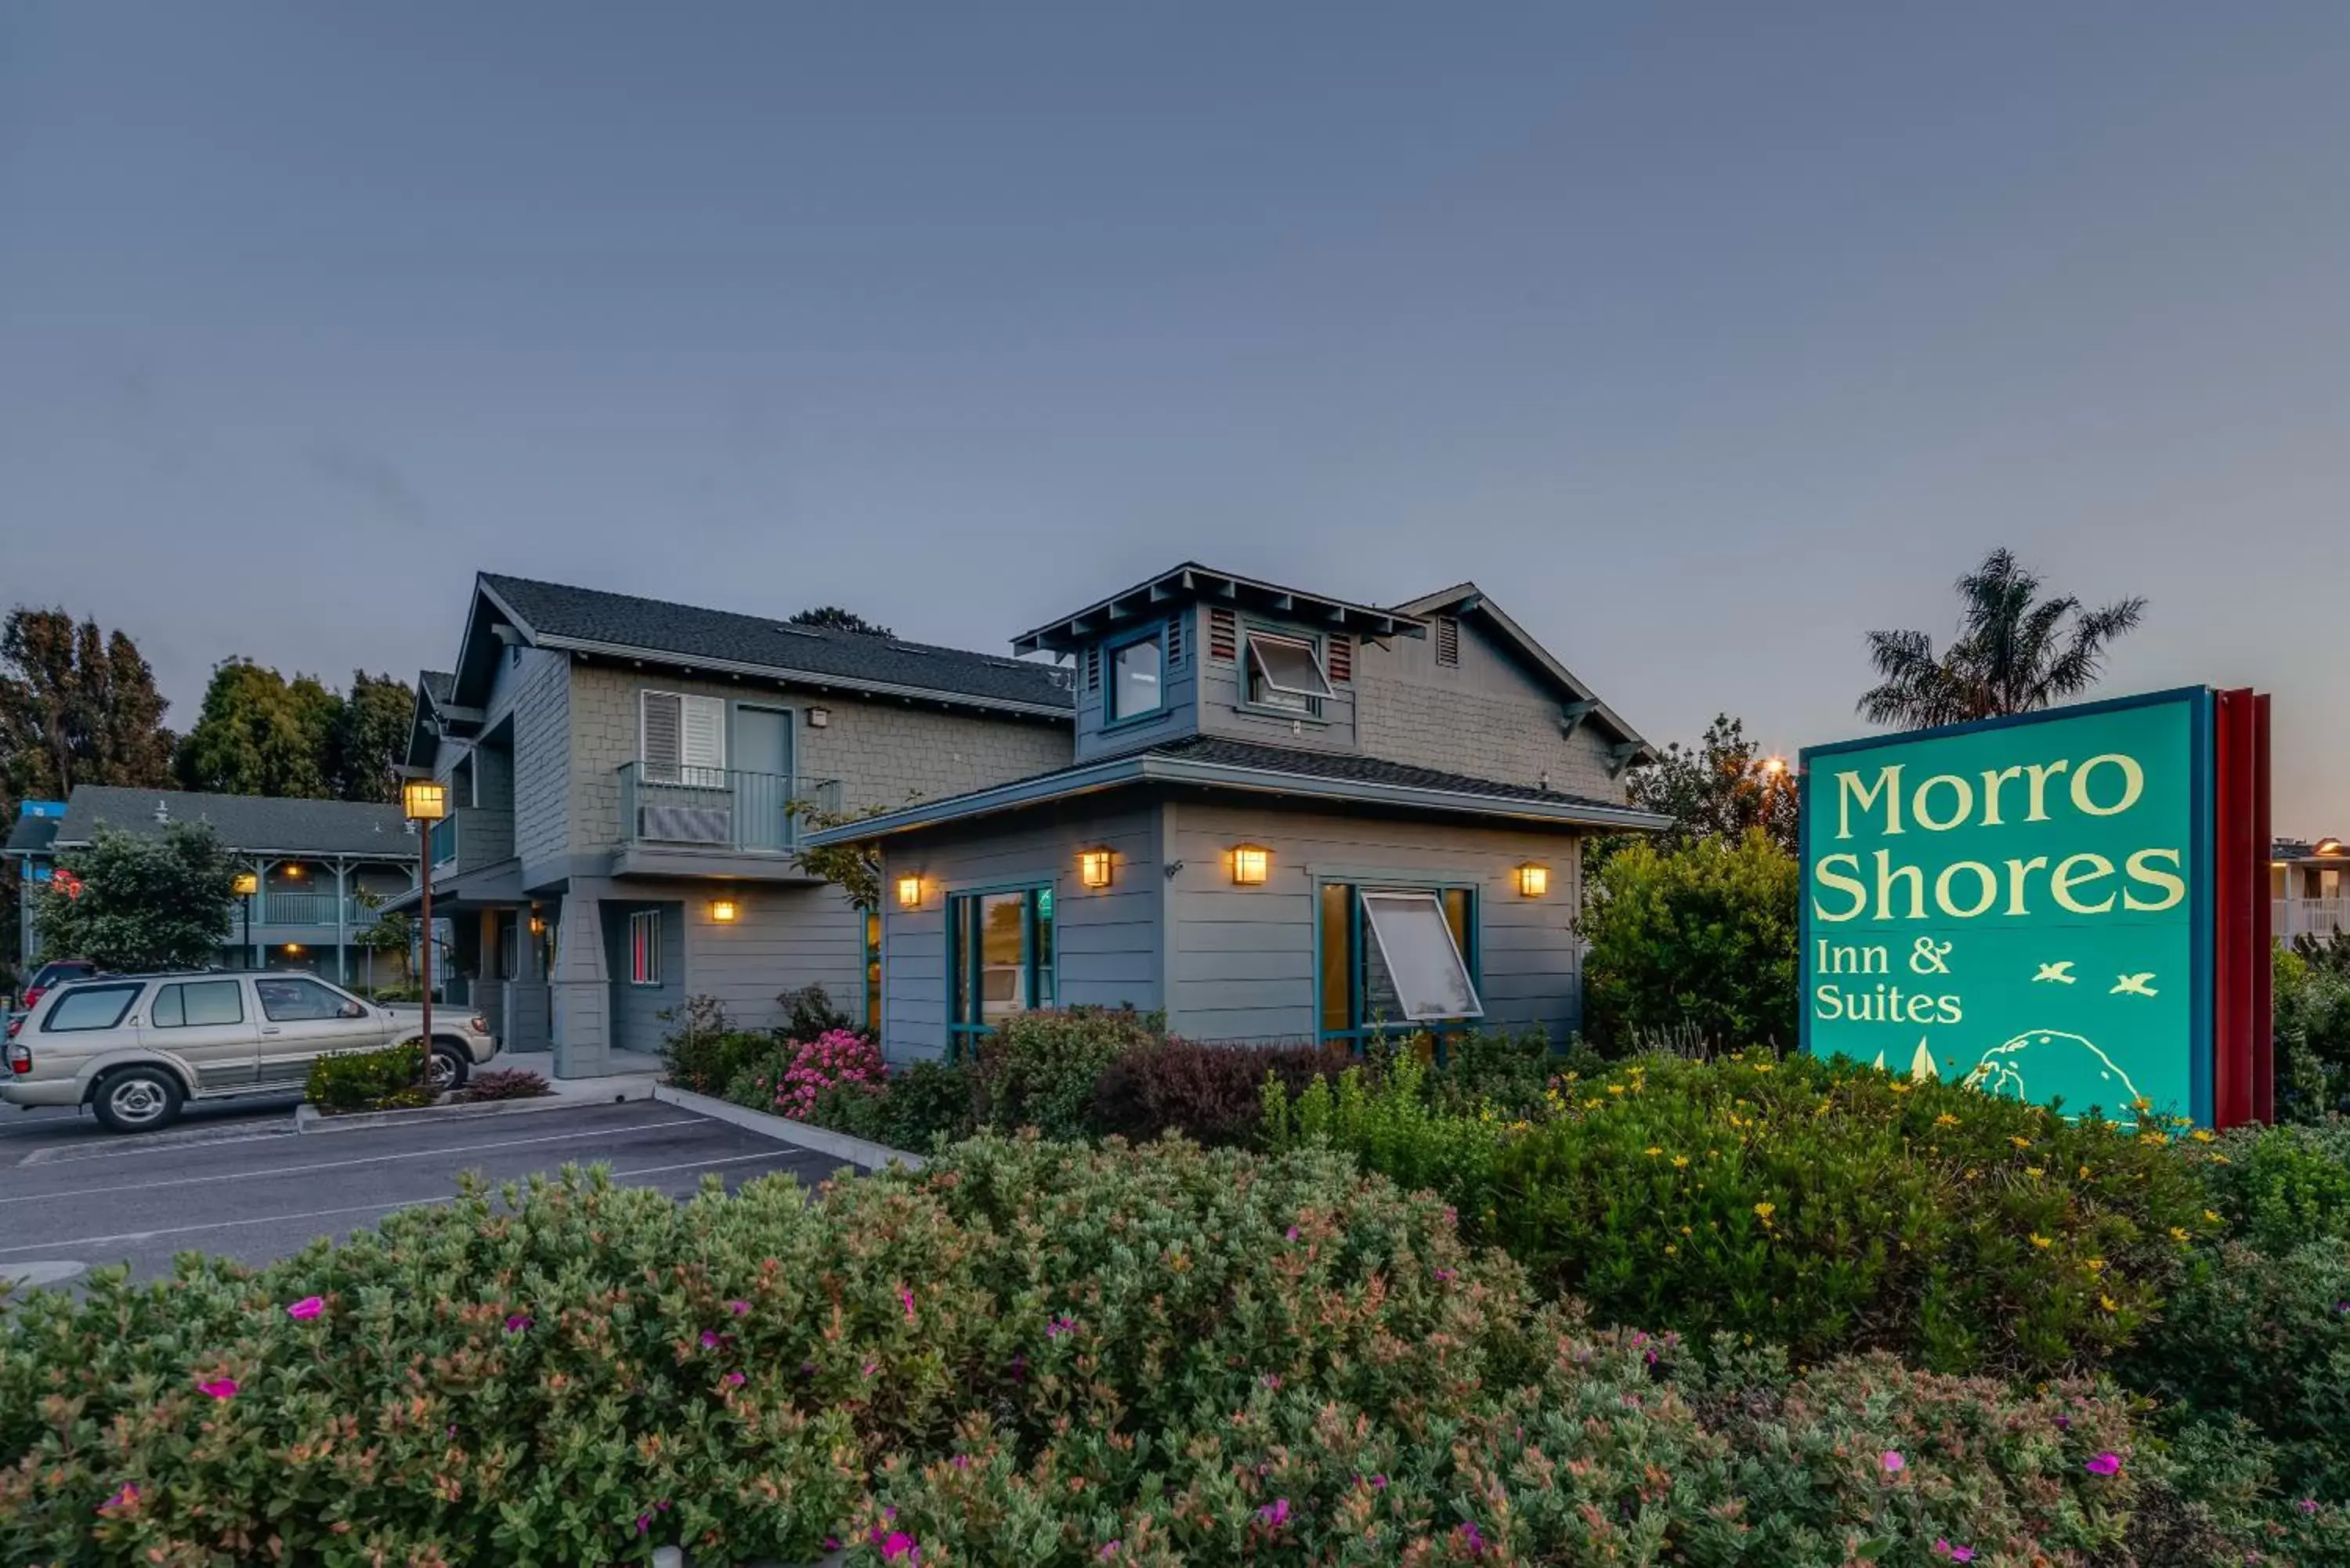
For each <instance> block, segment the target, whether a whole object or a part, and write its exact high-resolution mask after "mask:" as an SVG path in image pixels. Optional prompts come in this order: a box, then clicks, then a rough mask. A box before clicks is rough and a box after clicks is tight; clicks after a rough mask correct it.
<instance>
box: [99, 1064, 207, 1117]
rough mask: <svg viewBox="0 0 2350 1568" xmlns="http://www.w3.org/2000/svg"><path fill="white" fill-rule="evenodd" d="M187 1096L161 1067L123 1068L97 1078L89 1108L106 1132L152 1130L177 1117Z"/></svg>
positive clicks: (174, 1079)
mask: <svg viewBox="0 0 2350 1568" xmlns="http://www.w3.org/2000/svg"><path fill="white" fill-rule="evenodd" d="M186 1099H187V1095H186V1093H185V1092H184V1091H182V1089H181V1087H180V1080H179V1079H177V1078H176V1077H173V1076H172V1074H171V1073H170V1072H168V1071H167V1070H165V1069H163V1068H161V1067H125V1068H123V1069H122V1070H121V1071H120V1072H117V1073H109V1074H108V1075H106V1076H105V1077H103V1078H100V1079H99V1081H98V1087H97V1088H96V1089H95V1090H94V1091H92V1092H91V1094H90V1096H89V1106H90V1109H91V1110H93V1111H96V1112H97V1113H98V1119H99V1121H101V1122H103V1123H105V1124H106V1127H107V1130H109V1132H119V1133H130V1132H153V1131H154V1130H155V1129H156V1128H157V1127H169V1126H171V1125H172V1123H173V1122H175V1121H177V1120H179V1119H180V1106H181V1105H182V1103H184V1102H185V1101H186Z"/></svg>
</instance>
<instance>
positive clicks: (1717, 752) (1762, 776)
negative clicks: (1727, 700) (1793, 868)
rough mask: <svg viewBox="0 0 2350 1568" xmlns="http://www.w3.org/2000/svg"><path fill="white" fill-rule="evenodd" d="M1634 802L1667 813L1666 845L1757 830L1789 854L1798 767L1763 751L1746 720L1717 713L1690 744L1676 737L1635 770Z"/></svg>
mask: <svg viewBox="0 0 2350 1568" xmlns="http://www.w3.org/2000/svg"><path fill="white" fill-rule="evenodd" d="M1631 794H1632V804H1633V805H1637V806H1639V807H1640V808H1641V809H1642V810H1644V811H1653V812H1658V813H1660V814H1662V815H1666V816H1669V817H1671V818H1672V819H1673V826H1671V827H1670V828H1669V829H1668V830H1667V831H1666V833H1665V835H1664V844H1665V846H1667V847H1668V848H1672V849H1680V848H1685V847H1687V846H1689V845H1690V844H1693V843H1695V842H1697V841H1698V840H1699V839H1700V838H1719V839H1723V840H1726V841H1728V842H1730V843H1733V844H1734V843H1736V842H1737V841H1739V840H1740V839H1742V838H1743V837H1745V836H1746V835H1747V834H1748V833H1749V832H1752V831H1753V830H1755V829H1760V830H1761V831H1762V832H1763V834H1764V835H1765V836H1768V837H1769V838H1770V840H1771V842H1772V843H1773V844H1776V845H1777V846H1779V847H1780V848H1782V849H1783V850H1785V851H1786V852H1787V853H1788V854H1790V855H1793V854H1794V852H1795V844H1796V827H1797V824H1798V822H1799V820H1800V813H1799V811H1798V809H1797V804H1796V789H1795V772H1794V769H1793V768H1792V767H1790V766H1788V765H1787V762H1786V759H1785V758H1783V757H1776V756H1765V755H1763V748H1762V747H1761V746H1759V745H1757V744H1756V743H1755V742H1752V741H1750V740H1748V739H1747V738H1746V726H1745V724H1744V722H1742V721H1741V720H1737V719H1733V718H1731V716H1730V715H1729V714H1727V713H1718V714H1716V715H1715V716H1714V720H1713V722H1712V723H1711V724H1708V725H1707V726H1706V727H1705V738H1704V739H1703V740H1702V741H1700V742H1699V743H1698V744H1696V745H1695V746H1687V747H1685V746H1683V745H1682V744H1681V743H1680V742H1678V741H1676V742H1673V743H1672V744H1670V745H1669V746H1667V747H1666V748H1665V752H1664V755H1662V756H1661V757H1659V758H1658V759H1657V761H1656V762H1655V763H1653V764H1651V765H1650V766H1648V767H1645V768H1642V769H1640V770H1639V771H1638V772H1637V773H1635V774H1633V775H1632V786H1631Z"/></svg>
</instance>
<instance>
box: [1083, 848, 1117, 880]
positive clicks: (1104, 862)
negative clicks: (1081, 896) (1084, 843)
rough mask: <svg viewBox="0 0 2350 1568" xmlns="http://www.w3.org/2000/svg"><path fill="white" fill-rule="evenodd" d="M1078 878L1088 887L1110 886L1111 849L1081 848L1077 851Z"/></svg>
mask: <svg viewBox="0 0 2350 1568" xmlns="http://www.w3.org/2000/svg"><path fill="white" fill-rule="evenodd" d="M1077 880H1078V881H1080V882H1083V883H1084V884H1085V885H1086V886H1087V887H1088V888H1107V887H1108V886H1109V851H1108V850H1107V849H1080V850H1079V851H1077Z"/></svg>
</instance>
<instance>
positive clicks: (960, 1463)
mask: <svg viewBox="0 0 2350 1568" xmlns="http://www.w3.org/2000/svg"><path fill="white" fill-rule="evenodd" d="M954 1468H955V1469H959V1470H967V1469H971V1456H970V1455H969V1454H957V1455H956V1456H955V1457H954Z"/></svg>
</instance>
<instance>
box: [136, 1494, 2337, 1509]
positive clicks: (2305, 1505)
mask: <svg viewBox="0 0 2350 1568" xmlns="http://www.w3.org/2000/svg"><path fill="white" fill-rule="evenodd" d="M131 1495H132V1496H134V1497H135V1496H137V1495H138V1494H137V1493H136V1492H134V1493H132V1494H131ZM2293 1507H2295V1508H2297V1509H2299V1510H2301V1511H2302V1512H2303V1513H2315V1512H2316V1511H2317V1500H2316V1499H2315V1498H2314V1497H2305V1498H2303V1499H2302V1500H2301V1501H2299V1502H2297V1503H2294V1504H2293Z"/></svg>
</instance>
